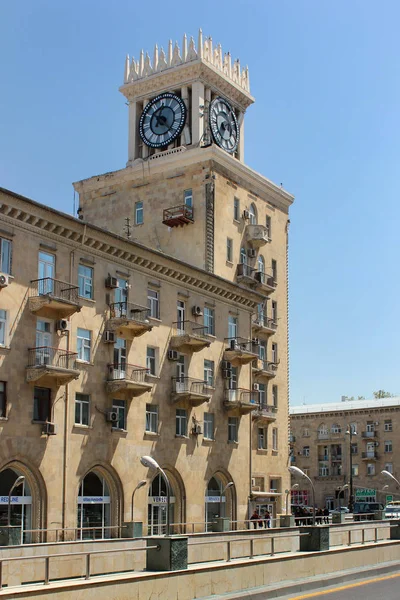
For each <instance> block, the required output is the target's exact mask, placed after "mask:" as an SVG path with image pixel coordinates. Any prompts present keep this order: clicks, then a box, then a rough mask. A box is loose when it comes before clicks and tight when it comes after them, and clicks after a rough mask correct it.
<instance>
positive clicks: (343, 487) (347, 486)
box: [338, 483, 349, 508]
mask: <svg viewBox="0 0 400 600" xmlns="http://www.w3.org/2000/svg"><path fill="white" fill-rule="evenodd" d="M348 489H349V484H348V483H345V484H344V485H342V486H341V487H339V490H338V498H339V508H340V507H341V506H342V503H341V502H340V500H341V495H340V494H341V493H342V492H343V491H344V490H348Z"/></svg>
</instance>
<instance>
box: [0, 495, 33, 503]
mask: <svg viewBox="0 0 400 600" xmlns="http://www.w3.org/2000/svg"><path fill="white" fill-rule="evenodd" d="M8 498H9V497H8V496H0V504H8ZM10 504H32V496H11V497H10Z"/></svg>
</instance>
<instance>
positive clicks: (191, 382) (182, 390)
mask: <svg viewBox="0 0 400 600" xmlns="http://www.w3.org/2000/svg"><path fill="white" fill-rule="evenodd" d="M212 392H213V388H212V387H210V385H209V384H208V383H207V381H204V380H201V379H194V378H193V377H172V400H173V401H177V400H180V399H181V398H185V399H187V400H189V401H190V402H191V404H192V405H193V406H198V405H199V404H202V403H203V402H208V401H209V400H210V398H211V395H212Z"/></svg>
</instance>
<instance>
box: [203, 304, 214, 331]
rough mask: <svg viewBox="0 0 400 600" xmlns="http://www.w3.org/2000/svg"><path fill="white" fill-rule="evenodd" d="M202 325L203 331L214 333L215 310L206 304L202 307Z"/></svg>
mask: <svg viewBox="0 0 400 600" xmlns="http://www.w3.org/2000/svg"><path fill="white" fill-rule="evenodd" d="M204 327H205V333H207V334H208V335H215V310H214V309H213V308H208V306H205V307H204Z"/></svg>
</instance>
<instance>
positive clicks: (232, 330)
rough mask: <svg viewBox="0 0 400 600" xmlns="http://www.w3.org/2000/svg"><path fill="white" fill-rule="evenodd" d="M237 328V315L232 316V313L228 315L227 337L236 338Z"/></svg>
mask: <svg viewBox="0 0 400 600" xmlns="http://www.w3.org/2000/svg"><path fill="white" fill-rule="evenodd" d="M237 330H238V320H237V317H233V316H232V315H229V317H228V338H230V339H236V338H237Z"/></svg>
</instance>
